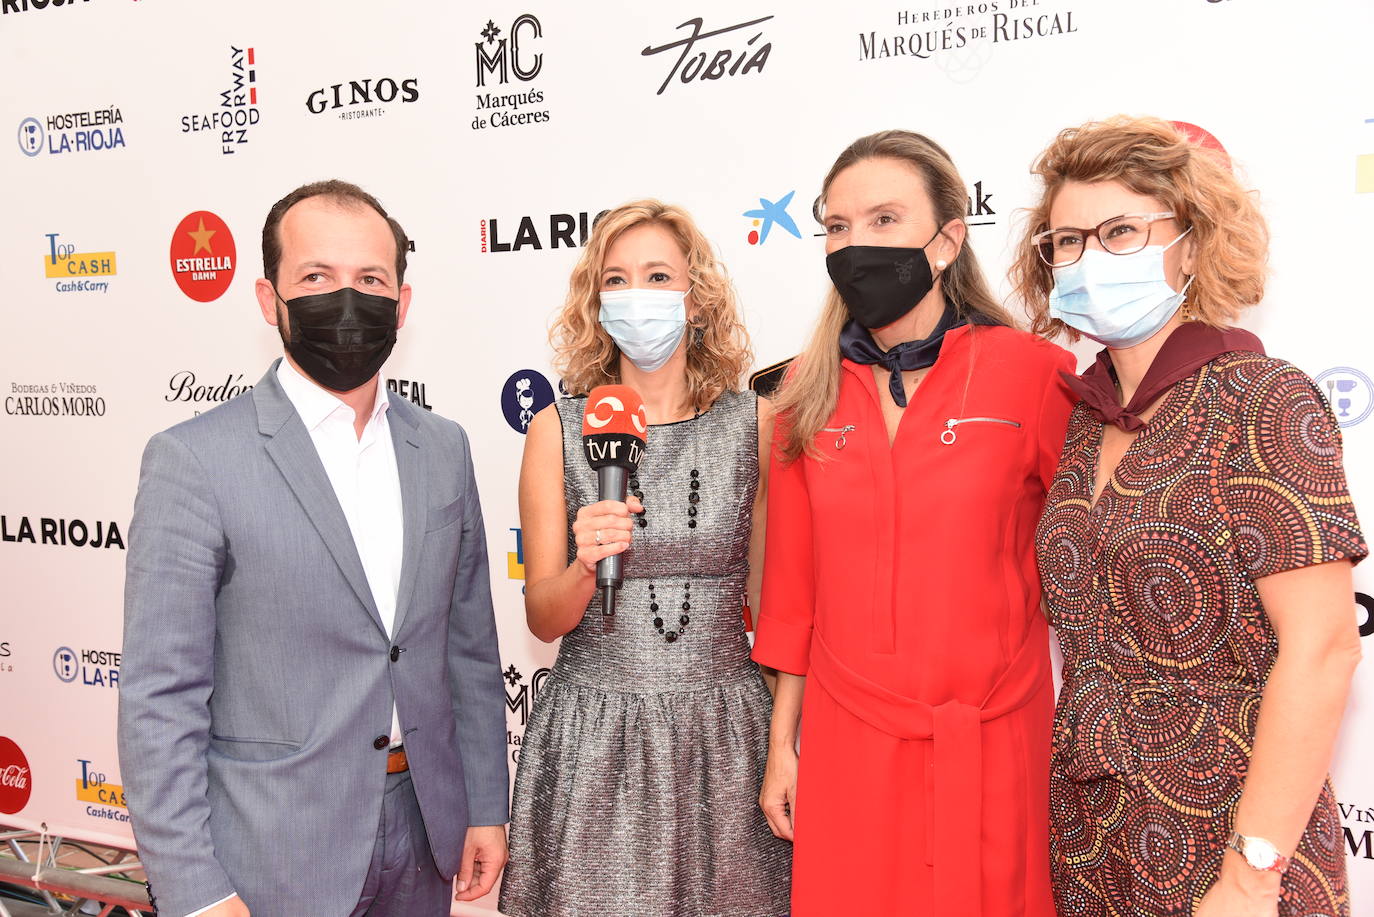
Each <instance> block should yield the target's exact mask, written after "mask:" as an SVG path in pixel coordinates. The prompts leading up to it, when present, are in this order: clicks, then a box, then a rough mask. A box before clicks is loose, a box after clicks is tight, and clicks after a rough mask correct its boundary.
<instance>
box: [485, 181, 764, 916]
mask: <svg viewBox="0 0 1374 917" xmlns="http://www.w3.org/2000/svg"><path fill="white" fill-rule="evenodd" d="M553 339H554V344H555V347H556V349H557V351H558V361H557V362H558V368H559V370H560V372H561V374H562V376H563V381H564V384H565V386H566V387H567V389H568V391H569V392H570V393H571V394H572V395H573V397H570V398H560V399H559V400H558V401H557V402H556V403H555V404H553V405H551V406H549V407H548V408H546V409H544V410H543V411H541V412H540V413H539V414H537V415H536V416H535V418H534V421H533V422H532V423H531V424H530V429H529V434H528V439H527V441H526V443H525V457H524V463H523V465H522V466H521V471H520V521H521V525H522V526H523V530H524V544H525V582H526V590H525V615H526V619H527V621H528V623H529V627H530V630H531V631H532V632H533V633H534V634H535V636H537V637H539V638H540V639H542V640H546V641H553V640H556V639H559V638H560V637H561V638H562V645H561V646H560V647H559V652H558V660H557V661H556V662H555V663H554V666H553V673H552V675H550V677H549V679H548V680H547V681H546V682H545V683H544V687H543V689H542V690H541V691H540V693H539V697H538V699H537V700H536V701H535V705H534V710H533V711H532V712H531V715H530V722H529V725H528V727H527V728H526V730H525V738H524V744H523V745H522V746H521V752H520V765H519V769H518V770H517V772H516V780H515V796H514V800H513V801H512V804H511V831H510V850H511V856H510V865H509V866H507V868H506V875H505V880H504V883H503V885H502V888H501V911H502V913H505V914H509V915H511V917H602V915H606V917H610V915H615V917H776V915H778V914H782V913H784V912H785V911H786V910H787V903H788V887H789V879H790V873H791V850H790V849H789V847H788V845H787V843H786V842H784V841H781V840H778V839H777V838H775V837H773V836H772V834H771V833H770V832H769V830H768V824H767V821H766V820H765V819H764V817H763V813H762V812H760V811H759V810H758V807H757V806H756V805H754V804H753V800H754V799H755V798H756V797H757V795H758V792H759V786H760V784H761V783H762V780H763V770H764V762H765V759H766V752H767V744H768V725H769V716H770V711H771V709H772V705H771V700H770V697H769V694H768V689H767V688H766V687H765V686H764V682H763V678H762V676H761V674H760V672H759V668H758V666H757V665H755V664H753V663H752V662H750V660H749V643H748V640H747V638H746V636H745V630H744V616H743V615H742V614H741V612H742V610H743V607H744V605H745V603H746V601H747V600H746V595H748V594H749V593H751V592H753V591H754V589H755V588H756V587H755V586H754V585H753V584H754V583H756V582H757V578H758V577H757V573H756V571H757V570H758V565H757V564H751V562H750V559H751V555H752V554H753V553H754V552H753V551H751V548H753V549H755V550H757V548H758V547H759V546H760V545H761V544H762V529H763V525H762V519H761V518H760V519H759V524H758V525H757V526H755V525H754V518H755V514H756V511H757V510H756V503H757V504H758V505H759V506H761V505H762V504H761V502H759V501H760V499H761V498H762V495H763V494H764V491H765V487H764V481H763V480H762V479H761V472H764V471H766V468H767V446H768V443H769V435H770V434H771V422H770V417H771V414H770V412H769V408H768V403H767V402H765V401H761V400H759V399H757V398H756V397H755V396H754V394H753V392H749V391H740V390H739V388H740V380H741V377H742V374H743V372H744V370H745V369H746V368H747V367H748V363H749V349H748V343H747V339H746V336H745V333H744V328H743V327H742V326H741V324H740V320H739V311H738V309H737V307H736V304H735V296H734V291H733V289H732V287H731V285H730V282H729V280H728V279H727V278H726V275H725V271H724V268H723V266H722V265H720V264H719V262H717V260H716V258H715V256H714V255H713V254H712V250H711V246H710V244H709V243H708V242H707V240H706V238H705V237H704V236H703V235H702V234H701V231H700V230H698V229H697V227H696V225H695V224H694V223H693V222H692V219H691V217H690V216H688V215H687V214H686V213H685V212H684V211H682V210H681V209H679V208H676V207H671V206H667V205H664V204H661V203H659V202H658V201H637V202H634V203H631V204H626V205H624V206H622V207H619V208H617V209H615V210H613V211H611V212H610V213H608V214H606V215H605V216H603V217H602V218H601V219H600V220H599V221H598V222H597V225H596V228H595V229H594V230H593V232H592V236H591V239H590V240H589V241H588V243H587V247H586V249H585V250H584V252H583V255H582V257H581V259H580V260H579V261H578V264H577V267H576V268H575V269H574V270H573V275H572V279H571V281H570V283H569V290H568V299H567V302H566V304H565V305H564V308H563V311H562V313H561V314H560V315H559V317H558V321H557V323H556V325H555V327H554V333H553ZM613 382H614V383H622V384H624V385H628V386H630V387H631V388H633V389H634V390H635V391H637V392H638V393H639V394H640V395H641V396H642V397H643V399H644V406H645V410H646V414H647V421H648V424H649V430H648V436H647V441H646V445H645V449H644V457H643V460H642V461H641V463H640V465H639V468H638V470H637V471H636V472H635V473H633V474H632V475H631V478H630V485H631V490H632V491H633V493H632V494H631V495H630V496H629V498H628V500H627V501H626V502H625V503H620V502H616V501H598V500H597V482H596V474H595V472H593V471H592V470H591V469H590V468H589V467H588V465H587V462H586V459H585V458H584V456H583V451H582V417H583V414H584V412H585V410H586V405H587V399H586V395H587V393H588V392H589V391H590V390H591V389H593V388H595V387H596V386H598V385H604V384H607V383H613ZM761 448H762V450H763V451H762V455H760V449H761ZM756 494H757V497H756ZM760 515H761V514H760ZM622 552H623V554H624V558H625V580H624V585H623V587H622V589H621V590H620V591H619V593H618V601H617V603H616V609H615V614H614V615H613V616H609V617H606V616H603V615H602V609H601V599H600V596H599V594H597V590H596V579H595V569H596V563H597V561H599V560H601V559H602V558H603V557H607V556H610V555H612V554H620V553H622ZM751 573H754V574H755V575H753V576H751Z"/></svg>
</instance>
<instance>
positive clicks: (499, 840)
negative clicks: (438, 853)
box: [244, 825, 507, 914]
mask: <svg viewBox="0 0 1374 917" xmlns="http://www.w3.org/2000/svg"><path fill="white" fill-rule="evenodd" d="M506 855H507V851H506V826H505V825H474V826H472V827H470V828H468V836H467V839H466V840H465V841H464V842H463V864H462V865H461V866H459V867H458V893H457V894H456V895H454V896H453V898H454V900H455V901H476V900H477V899H478V898H480V897H482V896H483V895H485V894H486V893H487V892H489V891H491V889H492V886H493V885H495V884H496V877H497V876H499V875H501V870H502V869H503V868H505V865H506ZM247 913H248V912H247V911H244V914H247Z"/></svg>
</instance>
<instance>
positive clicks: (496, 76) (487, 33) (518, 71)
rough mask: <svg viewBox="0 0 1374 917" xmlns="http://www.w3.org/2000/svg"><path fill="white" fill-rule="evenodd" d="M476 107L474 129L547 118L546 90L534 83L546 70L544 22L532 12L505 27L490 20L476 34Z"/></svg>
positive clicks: (542, 121)
mask: <svg viewBox="0 0 1374 917" xmlns="http://www.w3.org/2000/svg"><path fill="white" fill-rule="evenodd" d="M477 37H478V40H477V41H476V42H475V43H474V48H475V50H474V59H475V62H476V65H477V78H476V84H477V85H476V88H477V108H476V110H475V111H474V113H473V116H472V129H473V130H475V131H483V130H487V129H489V128H493V127H520V126H523V125H531V124H543V123H545V122H547V121H549V120H550V115H549V109H548V105H547V102H546V100H545V92H544V89H543V88H542V85H541V84H539V83H538V82H537V81H538V79H539V76H540V74H542V73H543V72H544V52H543V51H542V50H540V49H541V48H542V47H543V42H542V39H543V37H544V26H543V25H542V24H541V23H540V22H539V18H538V17H537V16H535V15H534V14H533V13H521V14H520V15H519V16H516V17H515V19H514V20H512V21H511V22H510V24H509V25H506V21H505V20H504V19H502V20H501V21H500V22H498V21H497V20H495V19H488V20H487V21H486V25H484V26H482V27H481V29H480V30H478V32H477Z"/></svg>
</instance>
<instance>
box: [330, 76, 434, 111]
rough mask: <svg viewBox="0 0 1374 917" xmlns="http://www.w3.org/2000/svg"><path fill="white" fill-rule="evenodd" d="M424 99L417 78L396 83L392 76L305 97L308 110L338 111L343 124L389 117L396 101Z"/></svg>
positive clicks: (348, 83) (348, 84)
mask: <svg viewBox="0 0 1374 917" xmlns="http://www.w3.org/2000/svg"><path fill="white" fill-rule="evenodd" d="M419 98H420V81H419V79H417V78H416V77H410V78H409V79H403V80H395V79H392V78H391V77H389V76H384V77H381V78H380V79H377V78H371V77H370V78H368V79H364V80H349V81H348V82H347V83H335V84H334V85H332V86H329V87H326V88H324V89H316V90H315V91H314V92H312V93H310V95H308V96H306V97H305V108H306V111H308V112H310V113H311V114H312V115H322V114H324V113H325V112H337V114H336V115H335V117H337V118H338V119H339V120H341V121H352V120H356V119H358V118H377V117H380V116H382V115H384V114H386V108H384V107H383V106H385V105H389V104H391V103H392V102H396V101H400V102H402V103H405V102H415V101H418V100H419Z"/></svg>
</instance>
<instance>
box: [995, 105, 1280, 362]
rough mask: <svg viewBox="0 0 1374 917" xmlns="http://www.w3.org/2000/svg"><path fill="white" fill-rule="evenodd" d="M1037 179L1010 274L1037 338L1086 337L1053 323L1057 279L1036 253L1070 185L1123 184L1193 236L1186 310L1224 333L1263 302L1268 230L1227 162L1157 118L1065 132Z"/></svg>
mask: <svg viewBox="0 0 1374 917" xmlns="http://www.w3.org/2000/svg"><path fill="white" fill-rule="evenodd" d="M1031 171H1032V173H1034V174H1035V175H1038V176H1040V179H1041V181H1042V182H1043V183H1044V188H1043V190H1042V192H1041V196H1040V203H1039V204H1037V205H1036V206H1035V207H1033V208H1031V210H1030V211H1029V212H1028V217H1027V220H1026V230H1025V233H1024V234H1023V235H1022V237H1021V241H1020V242H1019V243H1018V244H1017V248H1016V256H1015V260H1014V261H1013V262H1012V266H1011V271H1010V275H1011V282H1012V286H1013V288H1014V292H1015V295H1016V297H1017V298H1018V299H1020V300H1021V302H1022V303H1024V305H1025V307H1026V311H1027V313H1028V314H1029V315H1030V318H1031V330H1032V331H1034V332H1035V333H1037V334H1043V335H1046V336H1047V337H1051V338H1052V337H1055V336H1057V335H1059V334H1067V335H1068V337H1069V338H1070V339H1071V340H1075V341H1076V340H1078V338H1079V337H1080V335H1079V334H1078V332H1076V331H1074V330H1073V329H1072V328H1069V327H1068V326H1067V325H1065V324H1064V323H1063V322H1061V321H1059V320H1058V319H1054V318H1050V315H1049V307H1050V300H1049V297H1050V290H1051V289H1053V287H1054V275H1053V274H1052V272H1051V270H1050V268H1049V267H1048V266H1047V265H1046V264H1045V263H1044V262H1043V261H1041V260H1040V256H1039V255H1038V254H1036V251H1035V246H1034V244H1032V242H1031V237H1032V236H1034V235H1035V234H1036V233H1038V232H1043V231H1044V230H1046V229H1048V228H1049V216H1050V208H1051V206H1053V204H1054V196H1055V194H1057V193H1058V191H1059V189H1060V188H1061V187H1063V185H1064V183H1065V182H1071V181H1076V182H1102V181H1117V182H1120V183H1121V184H1123V185H1125V186H1126V187H1127V188H1129V189H1131V190H1132V191H1134V192H1135V193H1136V194H1144V195H1148V196H1150V197H1153V198H1156V199H1157V200H1159V201H1160V203H1162V204H1163V205H1164V207H1165V209H1166V210H1172V211H1173V212H1174V214H1175V217H1174V219H1175V220H1176V221H1177V223H1178V224H1179V226H1181V227H1185V228H1186V227H1189V226H1191V227H1192V228H1193V231H1192V233H1191V234H1190V235H1189V238H1190V239H1192V240H1193V245H1194V251H1195V261H1196V264H1197V274H1196V275H1194V277H1193V284H1192V286H1191V287H1189V288H1188V303H1189V306H1190V307H1191V311H1192V313H1193V315H1194V316H1195V317H1196V318H1197V319H1198V320H1199V321H1202V322H1206V323H1207V324H1209V325H1214V326H1216V327H1225V326H1227V325H1231V324H1233V323H1234V322H1235V320H1236V318H1237V317H1238V316H1239V315H1240V313H1241V312H1242V311H1243V310H1244V309H1246V308H1249V307H1250V306H1253V305H1255V304H1256V303H1258V302H1259V301H1260V300H1261V299H1263V298H1264V283H1265V280H1266V279H1267V275H1268V259H1269V229H1268V227H1267V226H1266V224H1265V222H1264V217H1263V215H1262V214H1261V213H1260V210H1259V206H1258V204H1257V203H1256V195H1255V194H1254V192H1251V191H1247V190H1246V189H1245V188H1244V186H1242V185H1241V183H1240V180H1239V179H1238V178H1236V176H1235V174H1234V173H1233V172H1232V171H1231V170H1230V168H1228V163H1227V160H1226V159H1225V158H1224V157H1223V156H1222V155H1221V154H1219V153H1218V152H1216V151H1214V150H1209V149H1207V148H1205V147H1203V146H1200V145H1199V144H1198V143H1196V142H1194V141H1193V140H1191V139H1189V138H1188V136H1187V135H1186V134H1184V133H1183V132H1182V131H1180V130H1179V129H1178V128H1176V127H1174V126H1173V125H1172V124H1170V123H1169V122H1167V121H1163V120H1161V119H1159V118H1132V117H1127V116H1126V115H1117V116H1115V117H1112V118H1108V119H1106V120H1104V121H1089V122H1088V123H1086V124H1083V125H1080V126H1078V127H1070V128H1066V129H1064V130H1062V131H1060V132H1059V136H1057V137H1055V138H1054V141H1053V142H1051V143H1050V145H1049V147H1048V148H1046V150H1045V151H1044V152H1043V153H1041V154H1040V157H1039V158H1038V159H1037V160H1036V162H1035V165H1034V166H1032V167H1031Z"/></svg>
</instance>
